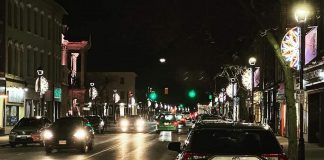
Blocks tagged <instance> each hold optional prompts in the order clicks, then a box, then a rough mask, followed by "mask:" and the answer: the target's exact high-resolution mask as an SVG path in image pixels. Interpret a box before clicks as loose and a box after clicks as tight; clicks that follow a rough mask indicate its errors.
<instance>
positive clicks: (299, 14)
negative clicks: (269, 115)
mask: <svg viewBox="0 0 324 160" xmlns="http://www.w3.org/2000/svg"><path fill="white" fill-rule="evenodd" d="M309 13H310V12H309V8H307V6H306V5H303V6H299V7H298V8H296V10H295V19H296V22H297V23H298V26H299V27H300V41H299V43H300V46H299V53H300V54H299V66H300V69H299V88H300V99H299V143H298V160H304V159H305V144H304V143H305V142H304V127H303V123H304V119H303V117H304V113H303V112H304V111H303V98H304V96H302V95H303V89H304V84H303V80H304V63H305V62H304V61H305V29H306V27H305V26H306V22H307V18H308V15H309Z"/></svg>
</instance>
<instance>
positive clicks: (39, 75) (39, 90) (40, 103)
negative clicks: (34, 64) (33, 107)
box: [37, 67, 44, 116]
mask: <svg viewBox="0 0 324 160" xmlns="http://www.w3.org/2000/svg"><path fill="white" fill-rule="evenodd" d="M43 74H44V70H43V69H42V67H39V68H38V69H37V75H38V84H37V85H38V92H39V108H40V110H41V112H40V115H41V116H42V115H43V114H44V98H43V94H42V89H41V86H42V84H41V83H42V80H41V79H42V76H43Z"/></svg>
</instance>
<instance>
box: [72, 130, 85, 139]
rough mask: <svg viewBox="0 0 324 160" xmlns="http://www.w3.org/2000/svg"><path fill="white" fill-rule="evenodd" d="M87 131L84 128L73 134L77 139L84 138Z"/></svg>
mask: <svg viewBox="0 0 324 160" xmlns="http://www.w3.org/2000/svg"><path fill="white" fill-rule="evenodd" d="M86 135H87V133H86V131H85V130H83V129H78V130H77V131H76V132H75V133H74V134H73V136H74V137H75V138H77V139H84V138H85V137H86Z"/></svg>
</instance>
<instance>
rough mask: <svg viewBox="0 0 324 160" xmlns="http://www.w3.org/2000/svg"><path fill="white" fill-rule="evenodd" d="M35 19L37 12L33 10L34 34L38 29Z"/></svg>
mask: <svg viewBox="0 0 324 160" xmlns="http://www.w3.org/2000/svg"><path fill="white" fill-rule="evenodd" d="M37 17H38V16H37V11H36V10H35V11H34V33H35V34H37V33H38V32H37V28H38V25H37V24H38V22H37V21H38V19H37Z"/></svg>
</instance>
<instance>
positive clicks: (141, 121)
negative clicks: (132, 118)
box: [136, 119, 145, 127]
mask: <svg viewBox="0 0 324 160" xmlns="http://www.w3.org/2000/svg"><path fill="white" fill-rule="evenodd" d="M144 123H145V122H144V121H143V120H142V119H139V120H137V121H136V125H137V126H141V127H143V126H144Z"/></svg>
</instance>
